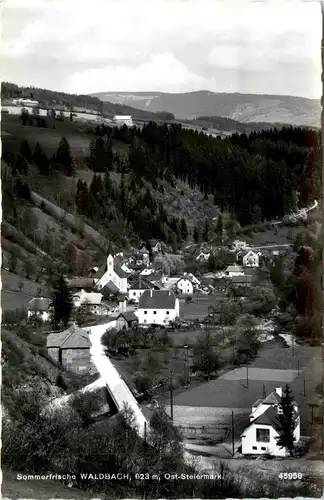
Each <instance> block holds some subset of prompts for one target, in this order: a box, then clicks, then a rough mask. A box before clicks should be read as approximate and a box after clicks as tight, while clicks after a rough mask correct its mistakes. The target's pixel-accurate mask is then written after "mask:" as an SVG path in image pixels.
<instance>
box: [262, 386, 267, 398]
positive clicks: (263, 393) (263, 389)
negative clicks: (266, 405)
mask: <svg viewBox="0 0 324 500" xmlns="http://www.w3.org/2000/svg"><path fill="white" fill-rule="evenodd" d="M266 397H267V395H266V388H265V384H263V387H262V399H265V398H266Z"/></svg>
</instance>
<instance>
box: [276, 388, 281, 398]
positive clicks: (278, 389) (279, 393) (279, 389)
mask: <svg viewBox="0 0 324 500" xmlns="http://www.w3.org/2000/svg"><path fill="white" fill-rule="evenodd" d="M276 393H277V394H278V396H279V397H280V398H282V387H276Z"/></svg>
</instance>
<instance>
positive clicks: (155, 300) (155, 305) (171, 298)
mask: <svg viewBox="0 0 324 500" xmlns="http://www.w3.org/2000/svg"><path fill="white" fill-rule="evenodd" d="M175 304H176V297H175V295H174V293H173V292H172V291H168V290H145V292H144V293H143V294H142V296H141V297H140V299H139V303H138V309H174V307H175Z"/></svg>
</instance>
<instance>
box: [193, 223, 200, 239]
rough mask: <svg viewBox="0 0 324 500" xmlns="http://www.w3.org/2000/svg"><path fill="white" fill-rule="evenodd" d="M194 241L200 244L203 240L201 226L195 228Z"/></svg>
mask: <svg viewBox="0 0 324 500" xmlns="http://www.w3.org/2000/svg"><path fill="white" fill-rule="evenodd" d="M193 239H194V241H195V243H199V242H200V240H201V232H200V227H199V226H195V228H194V231H193Z"/></svg>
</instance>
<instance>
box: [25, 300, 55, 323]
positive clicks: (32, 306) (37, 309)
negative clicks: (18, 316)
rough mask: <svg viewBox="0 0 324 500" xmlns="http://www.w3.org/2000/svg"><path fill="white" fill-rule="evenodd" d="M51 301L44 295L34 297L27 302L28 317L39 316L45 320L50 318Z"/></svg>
mask: <svg viewBox="0 0 324 500" xmlns="http://www.w3.org/2000/svg"><path fill="white" fill-rule="evenodd" d="M52 307H53V304H52V301H51V299H46V298H44V297H35V298H33V299H32V300H31V301H30V302H29V304H28V313H27V316H28V319H33V318H39V319H41V320H42V321H44V322H46V321H49V320H50V316H51V312H52Z"/></svg>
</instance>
